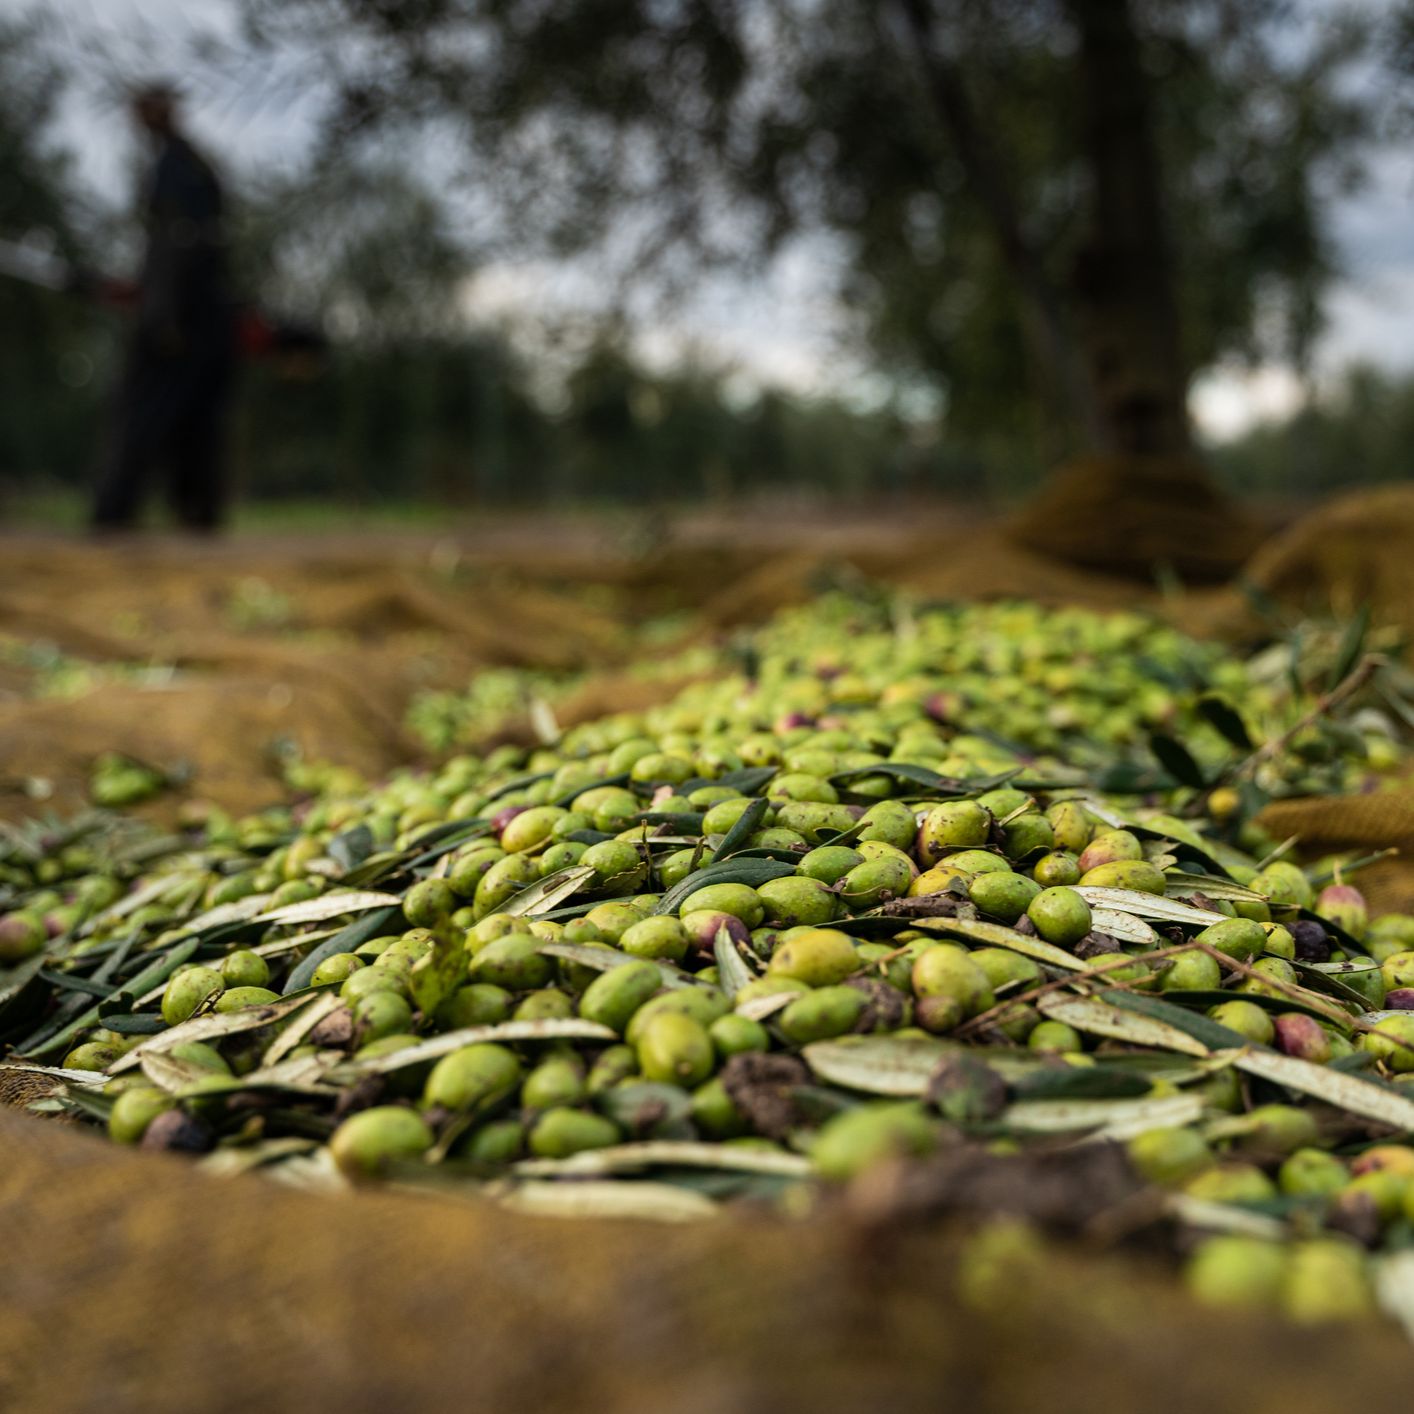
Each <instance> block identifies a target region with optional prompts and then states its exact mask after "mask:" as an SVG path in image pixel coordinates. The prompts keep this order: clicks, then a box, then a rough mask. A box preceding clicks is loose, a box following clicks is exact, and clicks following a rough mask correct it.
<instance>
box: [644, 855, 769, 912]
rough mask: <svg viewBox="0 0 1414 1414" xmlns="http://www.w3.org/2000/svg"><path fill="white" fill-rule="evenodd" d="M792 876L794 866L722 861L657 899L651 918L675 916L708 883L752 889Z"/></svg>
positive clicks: (760, 862)
mask: <svg viewBox="0 0 1414 1414" xmlns="http://www.w3.org/2000/svg"><path fill="white" fill-rule="evenodd" d="M794 873H795V865H794V864H788V863H786V862H784V861H778V860H774V859H724V860H721V861H719V862H718V863H714V864H708V865H704V866H703V868H701V869H699V870H697V871H696V873H693V874H689V875H688V876H687V878H685V879H683V880H681V881H680V882H678V883H676V884H674V885H673V887H672V888H670V889H669V890H668V891H667V893H665V894H664V895H663V897H662V898H661V899H659V900H658V903H657V905H656V907H655V908H654V909H653V912H654V914H655V915H662V914H666V913H676V912H677V911H678V908H679V906H680V905H681V904H682V902H683V900H684V899H686V898H688V897H690V896H691V895H692V894H694V893H696V892H697V890H698V889H703V888H706V887H707V885H708V884H748V885H750V886H751V887H752V888H755V887H756V886H757V885H759V884H764V883H767V882H768V881H769V880H771V879H783V878H785V877H786V875H787V874H794Z"/></svg>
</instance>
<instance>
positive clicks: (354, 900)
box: [251, 889, 402, 926]
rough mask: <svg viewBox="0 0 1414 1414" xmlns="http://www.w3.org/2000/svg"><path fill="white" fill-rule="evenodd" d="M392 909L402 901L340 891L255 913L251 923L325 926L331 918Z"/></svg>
mask: <svg viewBox="0 0 1414 1414" xmlns="http://www.w3.org/2000/svg"><path fill="white" fill-rule="evenodd" d="M394 906H396V907H399V908H401V907H402V899H400V898H399V897H398V895H397V894H384V893H377V892H375V891H374V890H371V889H340V890H336V891H335V892H333V893H329V894H320V895H319V897H318V898H311V899H306V900H305V901H304V902H303V903H287V904H285V905H284V907H282V908H272V909H271V910H270V911H269V912H268V913H258V914H256V915H255V917H254V918H253V919H252V920H251V921H252V922H254V923H272V924H275V925H277V926H282V925H284V924H287V923H327V922H328V921H329V919H331V918H342V917H344V916H345V915H346V914H349V913H366V912H368V910H369V909H371V908H391V907H394Z"/></svg>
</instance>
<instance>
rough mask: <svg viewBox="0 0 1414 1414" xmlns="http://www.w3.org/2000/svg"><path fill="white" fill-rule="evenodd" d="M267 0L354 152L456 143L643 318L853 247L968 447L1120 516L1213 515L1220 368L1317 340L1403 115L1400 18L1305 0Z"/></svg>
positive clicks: (865, 293) (866, 303) (855, 263)
mask: <svg viewBox="0 0 1414 1414" xmlns="http://www.w3.org/2000/svg"><path fill="white" fill-rule="evenodd" d="M247 7H248V14H249V16H250V37H251V39H252V41H253V42H255V43H257V44H267V45H268V44H281V43H286V44H303V45H305V46H307V47H308V48H309V49H310V50H311V52H313V51H315V50H317V51H319V52H322V53H325V54H327V55H329V56H331V60H330V63H329V65H328V67H327V69H326V79H327V82H328V93H329V98H330V103H329V107H328V126H327V129H326V132H327V137H328V142H329V144H330V146H331V148H343V147H345V146H346V145H347V144H349V143H351V142H356V141H358V140H360V139H366V138H368V137H369V135H371V134H375V133H383V134H386V133H387V131H388V130H389V129H390V128H392V129H393V130H402V131H404V132H407V131H413V132H424V133H426V132H428V131H434V130H435V131H436V132H438V133H439V134H440V135H441V136H443V137H445V136H446V135H447V133H448V132H449V131H454V132H455V133H456V135H457V137H458V139H459V143H460V147H461V151H462V152H463V154H464V158H465V161H464V166H463V177H464V180H465V181H467V182H469V183H472V184H473V185H474V186H475V188H476V189H477V191H478V192H479V193H480V194H481V195H482V197H483V200H484V201H485V202H486V203H487V205H488V208H489V209H492V210H494V212H495V217H496V221H495V222H494V223H493V224H494V225H496V226H497V227H498V231H499V238H500V239H501V241H502V242H504V243H513V244H515V245H516V246H517V247H518V248H520V249H524V248H525V246H526V244H527V242H532V243H535V244H537V245H538V246H539V247H540V248H542V249H545V250H547V251H554V252H561V253H562V252H567V251H569V252H574V253H577V254H578V255H580V256H581V257H582V258H593V259H594V260H596V261H598V262H600V263H602V264H603V265H604V266H605V267H606V268H609V269H612V270H615V271H616V272H617V273H618V274H619V275H620V277H621V278H623V279H624V281H625V284H626V286H631V292H632V295H633V296H634V297H635V298H641V296H642V292H643V290H644V289H645V288H646V287H647V283H648V281H649V279H650V277H651V279H652V281H653V282H654V283H655V286H656V288H658V289H659V290H666V291H672V290H674V289H676V288H680V287H681V286H682V284H683V283H684V282H685V281H689V280H690V279H691V278H692V275H693V273H694V272H695V271H697V270H700V269H701V268H703V265H704V261H705V262H710V263H711V264H737V265H740V266H743V267H752V266H759V264H760V262H761V261H763V260H764V259H766V258H769V256H770V255H771V254H772V253H774V252H778V251H780V250H781V249H782V248H783V247H784V246H785V245H786V244H787V243H788V242H790V241H791V240H798V239H801V238H803V237H809V238H828V239H829V240H831V241H832V242H833V243H834V248H836V249H838V250H839V251H841V252H842V253H843V257H844V270H845V275H844V280H843V289H842V295H843V297H844V298H845V299H846V301H847V302H848V305H849V307H850V308H851V309H852V310H853V311H854V312H855V315H856V318H857V321H858V327H859V330H860V333H861V335H862V336H863V337H864V338H866V339H867V340H868V342H869V344H870V345H871V347H872V348H873V349H874V350H875V351H876V352H877V354H878V357H879V358H880V360H881V361H882V362H883V363H884V364H885V366H886V367H888V368H890V369H891V370H892V371H893V372H894V373H895V374H896V375H897V376H900V377H915V378H916V377H922V378H925V379H927V380H930V381H932V382H933V383H934V384H935V385H936V386H938V387H940V388H941V389H943V390H944V391H945V393H946V397H947V407H948V419H949V429H950V430H953V429H967V428H973V427H976V428H985V427H989V426H990V427H995V426H996V425H999V424H1003V425H1011V426H1017V425H1020V426H1024V427H1027V428H1029V429H1030V436H1031V438H1032V441H1033V445H1034V446H1035V447H1036V448H1039V449H1041V450H1042V451H1043V453H1044V455H1045V456H1046V457H1048V458H1050V459H1055V458H1057V457H1059V456H1063V455H1066V454H1075V453H1091V454H1093V453H1100V454H1108V455H1109V456H1110V457H1111V458H1113V457H1116V456H1119V457H1122V458H1123V459H1124V461H1123V464H1122V465H1115V466H1113V467H1112V470H1113V473H1114V474H1113V476H1112V477H1111V479H1110V480H1109V481H1107V482H1106V484H1105V487H1104V488H1103V496H1102V499H1105V498H1109V497H1111V496H1112V493H1113V492H1114V490H1115V489H1116V488H1121V487H1122V488H1127V490H1129V491H1132V489H1133V486H1134V484H1135V482H1136V480H1138V481H1139V482H1143V481H1144V480H1146V479H1148V480H1149V481H1150V482H1151V484H1153V485H1154V486H1158V487H1160V488H1167V489H1169V490H1172V491H1175V492H1177V493H1178V495H1179V497H1180V499H1183V498H1186V499H1187V500H1189V501H1192V500H1194V499H1195V498H1197V497H1200V496H1201V495H1203V494H1205V493H1204V490H1203V487H1204V483H1203V480H1202V473H1201V471H1200V470H1199V468H1198V466H1197V463H1196V461H1195V460H1194V459H1193V458H1192V457H1191V455H1190V452H1191V445H1190V444H1191V434H1190V429H1189V424H1188V418H1187V410H1186V395H1187V388H1188V384H1189V381H1190V378H1191V376H1192V374H1193V373H1194V372H1195V371H1197V370H1200V369H1202V368H1205V367H1208V366H1210V365H1211V364H1212V363H1213V362H1215V361H1216V360H1218V359H1220V358H1224V357H1234V356H1237V357H1256V356H1259V355H1271V354H1281V355H1285V356H1291V357H1295V358H1297V359H1300V358H1301V357H1302V356H1303V355H1304V353H1305V351H1306V350H1307V349H1309V346H1310V342H1311V339H1312V337H1313V335H1314V334H1315V332H1316V331H1317V329H1318V327H1319V309H1320V295H1321V292H1322V289H1323V288H1324V285H1325V283H1326V281H1327V280H1328V279H1329V278H1330V275H1331V273H1332V269H1333V260H1332V253H1331V245H1330V237H1329V233H1328V218H1327V215H1326V211H1325V208H1324V207H1323V205H1322V198H1323V197H1324V196H1327V195H1329V193H1330V192H1331V190H1332V189H1334V188H1336V187H1338V186H1339V185H1341V184H1342V183H1347V182H1349V181H1350V180H1352V179H1353V178H1354V177H1355V176H1356V175H1357V173H1358V161H1359V156H1360V152H1361V144H1362V142H1363V141H1364V140H1365V138H1366V137H1367V135H1368V133H1369V130H1370V123H1371V117H1372V113H1371V103H1370V100H1369V98H1368V96H1364V95H1362V92H1361V90H1360V89H1359V88H1358V87H1355V86H1352V85H1350V84H1349V83H1347V82H1346V81H1345V80H1346V78H1347V75H1348V70H1349V68H1350V65H1351V64H1352V63H1353V62H1354V61H1356V60H1357V59H1359V58H1360V57H1361V56H1362V55H1364V54H1366V53H1367V47H1368V43H1369V25H1368V24H1367V23H1364V22H1362V21H1361V19H1360V18H1359V14H1358V12H1356V11H1346V10H1344V9H1343V8H1340V7H1334V6H1329V5H1322V6H1319V7H1315V6H1310V5H1298V4H1295V3H1291V0H949V2H948V3H946V4H944V3H941V2H940V0H887V3H883V4H880V5H866V6H861V5H858V4H856V3H854V2H853V0H812V3H805V0H763V3H759V4H754V5H740V4H737V3H733V0H651V3H650V0H562V3H559V4H556V5H553V6H543V5H530V4H526V3H518V2H517V0H415V3H405V4H399V5H396V6H393V5H387V4H384V3H382V0H282V3H281V4H280V5H278V6H277V5H274V4H272V3H266V0H247ZM493 244H494V237H493ZM1162 500H1163V497H1162V496H1161V497H1160V501H1161V502H1162ZM1061 509H1063V508H1060V507H1058V506H1057V505H1055V504H1054V503H1052V504H1051V505H1050V506H1049V507H1048V510H1047V514H1048V516H1049V517H1051V518H1052V519H1054V517H1055V516H1056V515H1057V514H1058V513H1059V511H1060V510H1061ZM1151 509H1152V508H1151ZM1225 525H1226V521H1225V520H1223V519H1220V520H1219V521H1218V523H1217V524H1216V525H1215V526H1210V527H1209V530H1210V533H1216V534H1219V535H1221V533H1222V531H1223V529H1224V526H1225ZM1228 528H1230V527H1228ZM1191 535H1192V527H1183V528H1182V538H1183V539H1189V538H1191ZM1104 538H1106V539H1109V538H1112V537H1110V536H1108V535H1107V536H1106V537H1104ZM1229 538H1231V537H1229ZM1239 538H1240V537H1239ZM1072 548H1077V547H1072ZM1222 548H1223V547H1215V549H1216V550H1218V552H1219V553H1218V555H1217V558H1219V559H1221V558H1222ZM1147 553H1148V551H1147V550H1146V551H1145V554H1146V555H1147Z"/></svg>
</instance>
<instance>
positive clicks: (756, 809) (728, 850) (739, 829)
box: [712, 795, 771, 864]
mask: <svg viewBox="0 0 1414 1414" xmlns="http://www.w3.org/2000/svg"><path fill="white" fill-rule="evenodd" d="M770 808H771V802H770V801H769V800H767V799H766V797H765V796H764V795H761V796H757V797H756V799H755V800H753V801H752V802H751V804H750V805H748V806H747V807H746V809H745V810H743V811H742V812H741V814H740V816H738V818H737V821H736V823H735V824H734V825H733V826H732V827H731V829H730V830H728V831H727V833H726V834H725V835H724V836H723V837H722V842H721V844H719V845H718V846H717V848H716V849H715V850H714V851H713V854H712V862H713V863H714V864H715V863H717V862H718V861H719V860H723V859H726V858H728V857H729V856H730V855H732V854H734V853H735V852H736V851H737V849H739V848H740V847H741V846H742V845H744V844H745V843H746V841H747V840H748V839H749V838H750V837H751V836H752V835H753V834H755V832H756V829H757V827H758V826H759V825H760V823H761V821H762V819H763V817H764V816H765V814H766V812H767V810H769V809H770Z"/></svg>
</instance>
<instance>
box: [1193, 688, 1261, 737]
mask: <svg viewBox="0 0 1414 1414" xmlns="http://www.w3.org/2000/svg"><path fill="white" fill-rule="evenodd" d="M1198 711H1199V712H1200V713H1201V714H1202V715H1203V718H1204V720H1206V721H1207V722H1208V724H1209V725H1210V726H1211V727H1212V728H1213V729H1214V730H1215V731H1216V732H1218V733H1219V735H1221V736H1222V737H1223V738H1224V739H1225V740H1226V741H1227V742H1229V743H1230V744H1231V745H1233V746H1235V747H1237V749H1238V750H1239V751H1251V750H1252V746H1253V742H1252V734H1251V732H1249V731H1248V730H1247V723H1246V722H1244V721H1243V720H1242V716H1241V714H1240V713H1239V712H1238V710H1237V709H1236V708H1235V707H1234V706H1233V705H1232V703H1230V702H1229V701H1228V700H1227V699H1226V698H1225V697H1219V696H1218V695H1217V694H1216V693H1212V692H1209V693H1204V695H1203V696H1202V697H1200V698H1199V699H1198Z"/></svg>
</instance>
